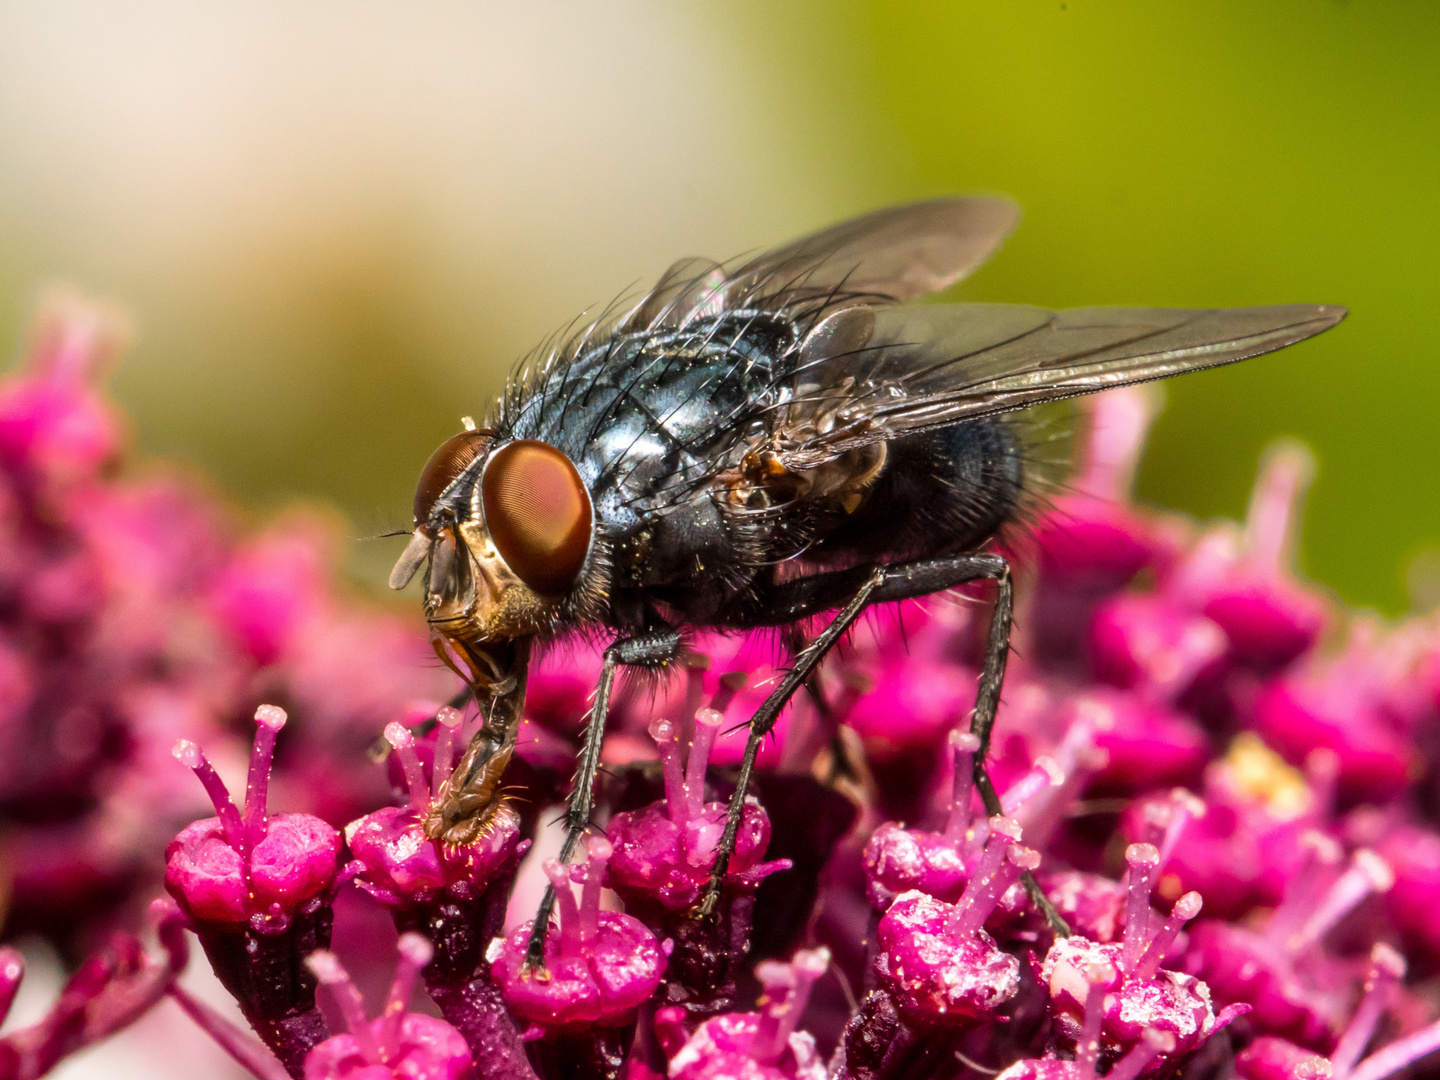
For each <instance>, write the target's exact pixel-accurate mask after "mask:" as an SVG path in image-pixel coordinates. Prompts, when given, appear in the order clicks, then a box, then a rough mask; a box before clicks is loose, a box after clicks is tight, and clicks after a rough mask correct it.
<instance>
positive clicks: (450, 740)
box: [406, 705, 465, 798]
mask: <svg viewBox="0 0 1440 1080" xmlns="http://www.w3.org/2000/svg"><path fill="white" fill-rule="evenodd" d="M435 719H436V721H437V722H438V723H439V724H440V730H439V732H438V733H437V734H436V736H435V764H434V766H433V767H432V768H431V770H430V791H431V794H432V795H434V796H435V797H436V798H439V797H440V789H441V788H443V787H444V786H445V781H446V780H449V779H450V771H451V770H452V769H453V768H454V767H455V736H456V734H457V733H458V732H459V730H460V725H461V724H462V723H464V721H465V717H464V716H462V715H461V714H460V712H459V710H458V709H452V708H450V706H448V705H447V706H445V707H444V708H443V709H441V710H440V711H439V712H437V713H436V714H435ZM406 783H407V784H408V783H409V777H406Z"/></svg>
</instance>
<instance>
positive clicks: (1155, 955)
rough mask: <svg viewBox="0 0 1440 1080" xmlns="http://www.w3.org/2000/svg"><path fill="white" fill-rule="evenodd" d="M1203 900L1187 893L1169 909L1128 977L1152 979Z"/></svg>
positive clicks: (1196, 895)
mask: <svg viewBox="0 0 1440 1080" xmlns="http://www.w3.org/2000/svg"><path fill="white" fill-rule="evenodd" d="M1203 904H1204V900H1203V899H1202V898H1201V896H1200V894H1199V893H1198V892H1187V893H1186V894H1185V895H1184V896H1182V897H1180V899H1179V900H1176V901H1175V906H1174V907H1172V908H1171V909H1170V916H1169V918H1167V919H1166V920H1165V922H1164V923H1162V924H1161V926H1160V929H1159V930H1157V931H1156V932H1155V936H1154V937H1153V938H1151V940H1150V945H1149V947H1148V948H1146V950H1145V955H1144V956H1142V957H1140V961H1139V963H1137V964H1136V965H1135V967H1134V968H1133V969H1131V971H1130V973H1129V974H1130V976H1131V977H1132V978H1135V979H1149V978H1153V977H1154V975H1155V973H1156V972H1157V971H1159V970H1160V964H1161V962H1162V961H1163V960H1164V959H1165V953H1166V952H1167V951H1169V949H1170V946H1171V945H1173V944H1175V939H1176V938H1177V937H1179V936H1180V931H1181V930H1182V929H1183V928H1184V926H1185V924H1186V923H1187V922H1189V921H1190V920H1191V919H1193V918H1195V916H1196V915H1199V914H1200V908H1201V907H1202V906H1203Z"/></svg>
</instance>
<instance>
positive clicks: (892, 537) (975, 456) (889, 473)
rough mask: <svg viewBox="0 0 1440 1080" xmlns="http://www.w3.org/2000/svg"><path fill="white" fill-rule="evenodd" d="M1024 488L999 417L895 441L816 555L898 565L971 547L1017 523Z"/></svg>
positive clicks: (1019, 458)
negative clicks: (873, 477)
mask: <svg viewBox="0 0 1440 1080" xmlns="http://www.w3.org/2000/svg"><path fill="white" fill-rule="evenodd" d="M1024 484H1025V468H1024V456H1023V452H1022V444H1021V442H1020V439H1019V438H1018V436H1017V433H1016V431H1015V429H1014V427H1013V426H1012V422H1011V421H1010V420H1009V419H1007V418H1005V417H1002V416H994V417H982V418H980V419H976V420H968V421H966V422H964V423H961V424H956V425H955V426H954V427H949V428H943V429H941V430H939V431H929V432H925V433H924V434H920V435H911V436H908V437H906V438H903V439H896V440H894V441H892V442H890V443H887V444H886V460H885V466H884V468H883V469H882V471H881V473H880V475H879V476H878V477H877V478H876V480H875V482H874V484H873V485H872V486H871V488H870V490H869V491H868V492H867V495H866V498H865V501H864V502H863V503H862V504H861V505H860V507H859V508H857V509H856V511H855V512H854V513H853V514H851V515H849V517H848V518H847V519H846V520H845V521H844V522H843V523H842V524H840V525H839V526H838V527H837V528H836V529H835V530H834V531H833V532H832V533H831V534H830V536H829V538H828V539H827V541H826V542H825V544H824V545H823V547H824V549H825V551H824V552H817V553H816V554H827V553H828V554H829V555H832V556H836V557H839V558H840V559H841V560H842V561H846V562H850V561H856V562H872V561H874V562H898V561H901V560H903V559H911V558H926V557H933V556H936V555H943V554H948V553H952V552H961V551H971V550H974V549H975V548H978V547H981V546H982V545H983V544H984V543H985V542H986V541H987V540H989V539H990V538H991V537H993V536H994V535H995V534H996V533H997V532H999V531H1000V530H1001V529H1002V528H1004V527H1005V526H1006V525H1008V524H1010V523H1011V522H1012V521H1014V520H1016V518H1017V516H1018V515H1019V512H1020V508H1021V504H1022V498H1023V496H1024Z"/></svg>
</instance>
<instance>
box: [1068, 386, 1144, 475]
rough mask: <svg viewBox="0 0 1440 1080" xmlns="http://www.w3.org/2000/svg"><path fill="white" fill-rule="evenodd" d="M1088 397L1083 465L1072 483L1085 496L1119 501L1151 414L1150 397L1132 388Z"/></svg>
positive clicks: (1137, 456) (1140, 390) (1137, 454)
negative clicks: (1079, 473) (1086, 434)
mask: <svg viewBox="0 0 1440 1080" xmlns="http://www.w3.org/2000/svg"><path fill="white" fill-rule="evenodd" d="M1090 400H1091V405H1090V432H1089V438H1088V439H1087V440H1086V441H1087V443H1088V445H1087V446H1086V450H1085V468H1084V471H1083V472H1082V473H1081V475H1080V477H1079V479H1078V483H1077V484H1076V486H1077V487H1078V488H1079V490H1081V491H1083V492H1084V493H1085V494H1087V495H1093V496H1094V497H1096V498H1099V499H1105V500H1107V501H1110V502H1122V501H1124V499H1125V497H1126V495H1127V494H1128V493H1129V491H1130V483H1131V479H1132V477H1133V476H1134V475H1135V465H1136V463H1137V462H1139V460H1140V449H1141V447H1142V446H1143V445H1144V443H1145V432H1146V431H1147V430H1148V429H1149V427H1150V421H1151V419H1152V418H1153V417H1154V414H1155V405H1154V396H1153V394H1151V393H1149V392H1148V391H1147V390H1145V389H1143V388H1141V387H1133V388H1126V389H1124V390H1113V391H1111V392H1110V393H1108V394H1100V395H1099V396H1097V397H1094V398H1091V399H1090Z"/></svg>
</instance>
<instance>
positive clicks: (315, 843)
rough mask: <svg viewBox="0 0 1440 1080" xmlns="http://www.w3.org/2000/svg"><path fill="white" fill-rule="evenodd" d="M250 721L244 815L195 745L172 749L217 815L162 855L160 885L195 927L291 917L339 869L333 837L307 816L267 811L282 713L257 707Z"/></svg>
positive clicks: (178, 839) (337, 843) (328, 883)
mask: <svg viewBox="0 0 1440 1080" xmlns="http://www.w3.org/2000/svg"><path fill="white" fill-rule="evenodd" d="M255 721H256V724H257V728H256V735H255V748H254V751H253V752H252V754H251V759H250V780H249V785H248V790H247V793H246V799H245V808H244V812H243V816H242V813H241V811H240V810H239V809H237V808H236V806H235V804H234V803H233V802H232V801H231V799H230V795H229V793H228V792H227V791H226V790H225V787H224V785H223V784H222V783H221V782H220V778H219V777H218V776H216V775H215V771H214V769H213V768H212V767H211V766H210V763H209V762H208V761H206V760H205V756H204V754H203V753H202V752H201V751H200V748H199V747H197V746H196V745H195V744H194V743H191V742H188V741H186V740H181V741H180V743H178V744H177V745H176V748H175V756H176V757H177V758H179V759H180V760H181V761H182V762H183V763H184V764H186V765H188V766H189V767H190V768H192V769H194V770H195V773H196V775H197V776H199V777H200V782H201V783H202V784H204V785H205V789H206V791H207V792H208V793H209V794H210V797H211V799H212V800H213V801H214V803H215V810H216V814H217V816H216V817H213V818H205V819H204V820H201V821H197V822H195V823H194V824H192V825H189V826H187V827H186V828H185V829H184V830H182V831H181V833H180V835H178V836H177V837H176V838H175V839H174V840H172V841H171V842H170V846H169V847H168V848H167V849H166V851H165V887H166V888H167V889H168V890H169V891H170V894H171V895H172V896H174V897H175V899H176V901H177V902H178V903H179V904H180V906H181V907H182V908H183V909H184V910H185V912H186V913H187V914H189V915H190V916H191V918H194V919H196V920H199V921H202V922H207V921H208V922H220V923H243V922H245V921H246V920H248V919H249V918H250V917H251V916H253V915H266V916H269V915H272V914H274V913H276V912H277V911H278V912H280V913H287V912H294V911H295V910H297V909H298V908H299V907H300V905H302V904H304V903H305V902H306V901H307V900H311V899H313V898H315V897H317V896H319V895H320V894H322V893H323V892H325V891H326V890H327V889H329V888H330V886H331V885H332V884H334V882H335V875H336V874H337V873H338V872H339V868H340V851H341V842H340V834H339V832H337V831H336V830H335V829H333V828H332V827H331V826H329V825H327V824H326V823H325V822H323V821H321V820H320V819H319V818H317V817H315V816H313V815H311V814H275V815H273V816H272V815H270V814H269V812H268V809H267V807H266V792H267V788H268V784H269V777H270V768H271V762H272V758H273V755H274V751H275V737H276V735H277V734H278V733H279V731H280V728H281V727H283V726H284V724H285V713H284V712H283V711H282V710H280V709H277V708H275V707H274V706H273V705H262V706H261V707H260V708H259V709H258V710H257V711H256V713H255Z"/></svg>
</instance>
